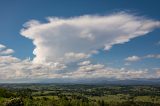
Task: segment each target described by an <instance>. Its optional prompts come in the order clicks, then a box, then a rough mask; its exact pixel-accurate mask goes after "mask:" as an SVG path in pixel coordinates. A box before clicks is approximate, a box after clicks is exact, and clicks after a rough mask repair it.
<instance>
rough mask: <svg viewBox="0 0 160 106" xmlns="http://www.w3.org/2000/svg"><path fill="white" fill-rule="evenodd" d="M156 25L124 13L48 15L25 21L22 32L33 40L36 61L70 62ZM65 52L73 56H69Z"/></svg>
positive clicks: (159, 23) (120, 42) (130, 37)
mask: <svg viewBox="0 0 160 106" xmlns="http://www.w3.org/2000/svg"><path fill="white" fill-rule="evenodd" d="M157 27H160V22H159V21H155V20H151V19H146V18H144V17H139V16H134V15H132V14H129V13H124V12H121V13H115V14H111V15H106V16H94V15H85V16H79V17H72V18H57V17H49V18H48V22H47V23H41V22H39V21H37V20H31V21H29V22H27V23H26V24H24V28H23V29H22V30H21V34H22V35H23V36H25V37H27V38H29V39H32V40H33V44H34V45H35V49H34V51H33V54H34V55H35V58H34V62H36V63H43V62H57V61H60V60H63V61H64V62H68V61H69V62H70V61H74V59H75V60H77V59H78V57H79V56H80V57H84V58H86V57H87V55H91V54H92V51H94V50H97V49H100V48H104V49H105V50H109V49H110V48H111V47H112V46H113V45H115V44H122V43H125V42H128V41H129V40H131V39H133V38H135V37H138V36H143V35H145V34H147V33H149V32H151V31H152V30H153V29H155V28H157ZM66 54H70V56H71V55H72V58H66V57H65V56H66ZM76 54H77V55H76ZM79 54H81V55H79ZM84 55H86V56H84ZM80 59H81V58H80Z"/></svg>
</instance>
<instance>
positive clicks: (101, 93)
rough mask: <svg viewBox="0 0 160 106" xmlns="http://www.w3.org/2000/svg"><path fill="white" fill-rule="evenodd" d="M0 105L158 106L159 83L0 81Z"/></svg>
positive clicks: (159, 105)
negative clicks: (1, 83) (32, 82)
mask: <svg viewBox="0 0 160 106" xmlns="http://www.w3.org/2000/svg"><path fill="white" fill-rule="evenodd" d="M0 106H160V87H159V86H136V85H135V86H133V85H132V86H118V85H80V84H68V85H67V84H64V85H63V84H3V85H1V87H0Z"/></svg>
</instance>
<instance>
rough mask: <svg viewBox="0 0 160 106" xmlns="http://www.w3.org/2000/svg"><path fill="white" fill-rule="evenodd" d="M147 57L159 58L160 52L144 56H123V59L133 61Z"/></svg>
mask: <svg viewBox="0 0 160 106" xmlns="http://www.w3.org/2000/svg"><path fill="white" fill-rule="evenodd" d="M149 58H152V59H160V54H148V55H146V56H141V57H140V56H135V55H134V56H129V57H127V58H125V61H128V62H135V61H139V60H142V59H149Z"/></svg>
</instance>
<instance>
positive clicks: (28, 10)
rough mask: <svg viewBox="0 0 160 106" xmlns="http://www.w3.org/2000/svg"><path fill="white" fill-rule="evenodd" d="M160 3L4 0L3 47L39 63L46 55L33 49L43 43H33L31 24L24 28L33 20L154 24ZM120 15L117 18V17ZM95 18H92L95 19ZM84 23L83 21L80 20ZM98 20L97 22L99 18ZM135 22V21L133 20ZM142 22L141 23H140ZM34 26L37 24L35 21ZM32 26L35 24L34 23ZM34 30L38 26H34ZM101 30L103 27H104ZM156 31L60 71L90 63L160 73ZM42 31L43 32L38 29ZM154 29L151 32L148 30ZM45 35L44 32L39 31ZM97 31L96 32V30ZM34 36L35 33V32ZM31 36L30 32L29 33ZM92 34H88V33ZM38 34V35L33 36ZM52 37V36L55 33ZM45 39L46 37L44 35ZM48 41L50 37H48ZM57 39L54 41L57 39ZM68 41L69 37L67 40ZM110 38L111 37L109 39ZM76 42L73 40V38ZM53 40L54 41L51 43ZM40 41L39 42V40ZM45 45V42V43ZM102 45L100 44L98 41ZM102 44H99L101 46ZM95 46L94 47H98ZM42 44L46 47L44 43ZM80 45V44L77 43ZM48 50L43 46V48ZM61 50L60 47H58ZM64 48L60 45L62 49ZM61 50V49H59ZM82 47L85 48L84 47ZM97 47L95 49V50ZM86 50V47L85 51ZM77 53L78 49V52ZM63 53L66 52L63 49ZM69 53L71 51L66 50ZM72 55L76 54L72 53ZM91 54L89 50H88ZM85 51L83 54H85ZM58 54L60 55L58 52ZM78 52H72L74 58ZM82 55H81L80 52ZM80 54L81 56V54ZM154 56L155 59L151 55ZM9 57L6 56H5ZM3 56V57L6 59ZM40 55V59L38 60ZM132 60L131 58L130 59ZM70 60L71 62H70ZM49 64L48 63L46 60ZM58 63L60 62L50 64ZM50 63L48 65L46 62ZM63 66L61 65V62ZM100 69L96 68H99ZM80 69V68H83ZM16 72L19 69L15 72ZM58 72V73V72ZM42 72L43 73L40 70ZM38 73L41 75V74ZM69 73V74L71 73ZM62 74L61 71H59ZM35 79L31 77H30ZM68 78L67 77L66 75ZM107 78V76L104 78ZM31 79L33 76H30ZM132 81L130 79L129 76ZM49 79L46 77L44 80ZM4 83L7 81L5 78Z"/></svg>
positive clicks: (159, 32)
mask: <svg viewBox="0 0 160 106" xmlns="http://www.w3.org/2000/svg"><path fill="white" fill-rule="evenodd" d="M159 4H160V1H159V0H152V1H151V0H150V1H149V0H148V1H147V0H141V1H140V0H134V1H133V0H124V1H117V0H110V1H109V0H95V1H93V0H69V1H67V0H14V1H13V0H12V1H11V0H1V1H0V22H1V24H0V44H1V45H5V46H6V48H5V49H12V50H14V53H11V54H9V53H8V54H7V56H8V55H9V56H10V55H11V57H15V58H17V59H19V60H20V61H24V60H26V58H31V59H30V60H28V61H31V62H32V61H34V59H35V58H36V56H35V55H37V58H36V59H35V60H37V61H41V60H38V59H39V58H40V56H45V55H44V53H43V55H42V54H40V51H37V52H39V53H35V55H34V54H33V50H34V49H35V48H36V46H37V48H38V46H39V44H35V45H34V44H33V41H34V40H35V41H37V38H34V37H33V38H32V37H31V38H30V36H28V35H27V34H28V33H29V32H27V31H30V29H31V28H32V26H31V25H28V26H27V27H24V26H23V25H24V24H25V23H26V22H30V20H36V22H37V21H38V22H40V23H42V24H43V23H48V21H47V19H46V18H47V17H57V18H59V19H64V20H65V19H66V20H67V19H70V18H74V17H80V16H82V17H83V16H84V15H89V16H90V18H91V17H92V16H99V17H98V18H101V16H106V17H109V16H110V15H112V14H113V15H114V14H115V17H116V16H119V15H118V14H119V13H122V15H126V14H127V17H128V16H129V17H132V16H133V17H134V16H136V17H141V18H144V20H146V21H147V20H152V21H153V22H152V23H154V22H156V21H159V20H160V13H159V10H160V7H159ZM116 14H117V15H116ZM91 19H92V18H91ZM77 20H81V18H77ZM95 20H96V19H95ZM133 21H134V20H133ZM138 21H141V20H138ZM33 23H34V22H33ZM29 24H32V23H31V22H30V23H29ZM40 25H41V24H40ZM158 26H159V25H158ZM33 27H34V26H33ZM23 28H25V29H26V32H24V33H21V30H22V29H23ZM97 28H98V27H97ZM100 28H101V27H100ZM151 29H154V30H153V31H149V32H148V33H144V34H143V35H144V36H136V37H132V38H129V41H127V42H122V43H123V44H120V43H117V44H113V45H111V46H112V47H111V48H110V49H108V50H104V48H103V47H100V48H98V52H99V53H97V54H92V56H89V57H85V59H84V60H78V61H77V60H76V61H72V62H68V60H64V61H67V62H66V63H62V64H65V66H67V65H68V66H67V67H68V69H60V70H62V71H64V72H66V71H65V70H73V69H74V70H76V68H77V65H75V64H77V63H78V62H82V61H90V62H91V63H92V64H91V63H90V64H88V65H90V66H91V65H92V66H94V65H96V64H99V65H104V67H110V68H116V70H117V69H123V68H126V69H128V70H130V69H131V70H134V71H137V70H146V69H147V70H148V71H149V72H153V71H157V70H158V71H157V72H159V70H160V67H159V65H160V64H159V63H160V57H159V56H160V55H159V54H160V36H159V35H160V30H159V27H155V28H151ZM37 30H38V31H39V29H37ZM147 30H150V29H147ZM39 32H41V31H39ZM93 32H94V31H93ZM33 33H34V32H33ZM29 34H30V33H29ZM87 34H88V32H87ZM33 35H34V34H33ZM51 35H52V34H51ZM44 36H45V35H44ZM44 39H48V38H44ZM53 39H54V38H53ZM64 39H65V38H64ZM106 39H109V38H106ZM71 40H72V39H71ZM51 41H52V40H51ZM37 42H38V41H37ZM44 42H45V41H44ZM46 42H47V44H48V45H50V46H49V48H46V49H44V52H45V50H47V51H46V52H48V51H52V52H53V50H49V49H50V48H51V47H52V44H51V43H49V42H50V41H48V40H47V41H46ZM98 42H99V41H98ZM98 44H99V43H98ZM98 44H97V43H95V44H94V45H98ZM40 45H42V44H40ZM75 46H76V44H75ZM44 47H46V44H45V46H44V45H43V48H44ZM56 47H57V46H56ZM59 48H60V46H59ZM59 48H58V50H59ZM80 48H82V47H80ZM93 48H94V47H93ZM82 49H83V48H82ZM74 50H75V51H76V52H77V49H74ZM84 50H86V49H84ZM62 51H63V50H62ZM66 51H68V50H66ZM59 52H60V51H59ZM71 52H72V54H71ZM84 52H85V53H88V51H84ZM84 52H83V51H82V52H81V53H84ZM57 53H58V52H57ZM73 53H74V51H70V54H69V56H70V55H75V54H73ZM77 54H78V53H77ZM79 55H80V54H79ZM149 55H151V56H149ZM2 56H6V54H5V55H4V54H3V55H2ZM2 56H1V57H2ZM38 56H39V57H38ZM47 56H48V58H51V60H53V59H55V57H53V59H52V55H51V54H48V55H46V57H47ZM129 57H130V58H131V59H127V58H129ZM69 61H70V60H69ZM45 62H46V61H45ZM49 62H53V64H54V63H56V64H57V61H56V62H55V61H49ZM46 63H47V62H46ZM58 64H59V63H58ZM81 67H82V66H81ZM95 67H96V66H95ZM79 68H80V67H79ZM15 70H16V69H15ZM56 71H57V70H56ZM38 72H39V71H38ZM38 72H37V73H38ZM67 72H68V71H67ZM58 73H59V72H58ZM29 76H31V75H30V74H29V75H28V76H27V78H28V77H29ZM63 77H64V76H63ZM103 77H104V76H103ZM20 78H22V79H25V78H26V77H23V76H21V77H20ZM29 78H30V77H29ZM127 78H128V77H127ZM44 79H45V77H44ZM4 80H7V79H5V78H4Z"/></svg>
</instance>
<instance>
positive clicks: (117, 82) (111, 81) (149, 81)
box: [38, 78, 160, 85]
mask: <svg viewBox="0 0 160 106" xmlns="http://www.w3.org/2000/svg"><path fill="white" fill-rule="evenodd" d="M38 83H65V84H66V83H73V84H109V85H110V84H111V85H160V79H126V80H116V79H104V78H102V79H81V80H73V79H72V80H70V79H66V80H64V79H47V80H43V81H40V82H38Z"/></svg>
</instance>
